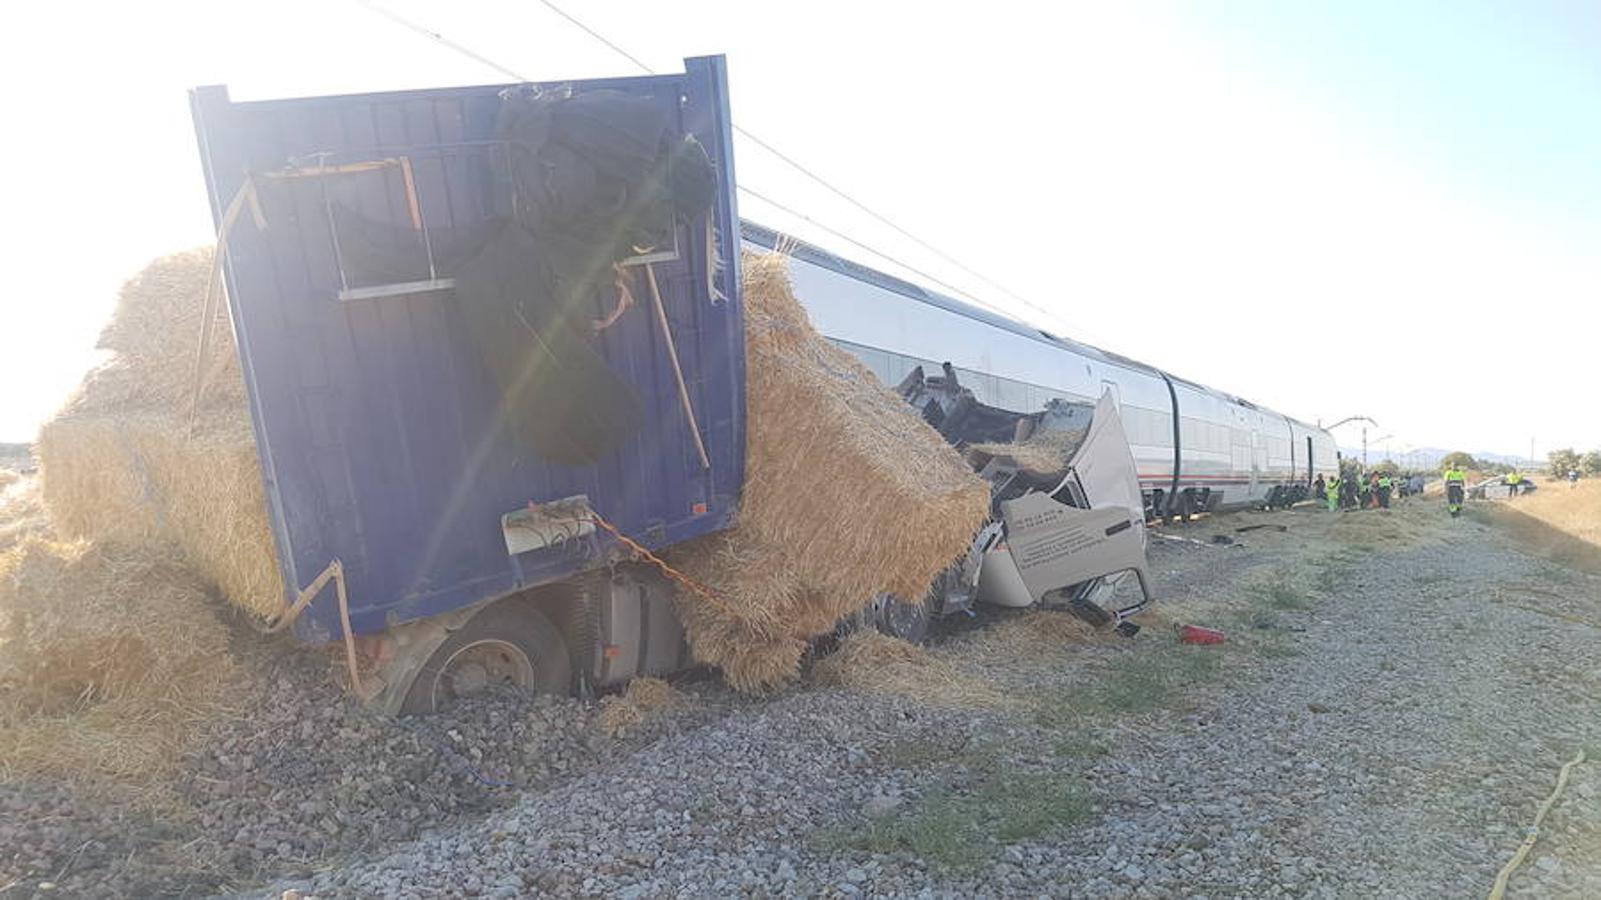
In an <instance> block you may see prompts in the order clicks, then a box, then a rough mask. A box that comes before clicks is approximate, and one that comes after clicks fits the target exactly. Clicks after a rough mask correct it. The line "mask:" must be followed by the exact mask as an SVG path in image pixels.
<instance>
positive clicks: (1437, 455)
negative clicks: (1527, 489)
mask: <svg viewBox="0 0 1601 900" xmlns="http://www.w3.org/2000/svg"><path fill="white" fill-rule="evenodd" d="M1340 452H1341V453H1342V454H1344V455H1345V457H1346V459H1361V458H1362V448H1361V447H1341V448H1340ZM1451 452H1453V451H1451V450H1444V449H1441V448H1439V447H1419V448H1418V449H1415V450H1412V451H1409V452H1407V453H1402V452H1400V451H1398V450H1394V448H1392V452H1391V454H1390V455H1391V456H1392V457H1393V458H1394V459H1395V461H1396V462H1398V463H1400V464H1401V465H1404V466H1408V467H1411V468H1419V469H1432V468H1435V467H1437V466H1439V465H1440V460H1442V459H1444V458H1445V455H1446V454H1447V453H1451ZM1468 452H1469V453H1472V454H1473V458H1474V459H1476V460H1479V461H1480V462H1493V463H1504V464H1506V465H1509V466H1527V465H1528V464H1529V458H1528V457H1527V456H1512V455H1510V454H1506V453H1491V452H1489V451H1486V450H1470V451H1468ZM1382 459H1384V451H1383V450H1381V449H1379V448H1376V447H1372V446H1370V447H1368V462H1370V463H1376V462H1378V461H1380V460H1382ZM1535 465H1536V466H1543V465H1545V457H1544V456H1541V457H1539V458H1537V459H1536V460H1535Z"/></svg>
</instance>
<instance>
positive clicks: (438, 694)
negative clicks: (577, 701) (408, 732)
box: [400, 600, 573, 715]
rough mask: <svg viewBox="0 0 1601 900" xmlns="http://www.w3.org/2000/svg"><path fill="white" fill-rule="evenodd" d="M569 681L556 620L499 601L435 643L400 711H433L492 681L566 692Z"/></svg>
mask: <svg viewBox="0 0 1601 900" xmlns="http://www.w3.org/2000/svg"><path fill="white" fill-rule="evenodd" d="M572 681H573V665H572V657H571V655H570V654H569V653H568V651H567V644H566V642H565V641H563V640H562V636H561V632H560V631H559V630H558V629H557V628H556V625H555V623H553V622H552V621H551V620H550V618H549V617H548V616H546V615H545V614H544V613H542V612H540V611H539V610H538V609H536V608H534V606H533V605H531V604H529V603H526V602H523V601H519V600H502V601H501V602H499V603H496V604H494V605H492V606H489V607H487V608H485V609H484V610H482V611H481V612H479V613H478V614H477V615H475V616H473V617H472V618H471V619H469V620H467V624H465V625H463V626H462V627H461V628H458V629H457V630H456V631H454V632H452V633H451V635H450V636H449V637H448V638H446V639H445V641H444V643H442V644H440V645H439V648H438V649H437V650H435V651H434V652H433V655H432V656H430V657H429V658H428V662H427V663H426V664H424V665H423V667H422V668H421V669H419V670H418V672H417V677H416V678H415V679H413V680H412V683H411V688H410V689H409V690H408V691H407V692H406V701H405V703H404V704H402V706H401V710H400V711H401V715H414V714H419V713H432V712H437V711H439V710H441V709H445V708H446V707H448V706H449V705H450V704H451V703H453V702H455V701H456V700H459V699H461V698H463V697H467V696H471V695H473V694H477V693H480V692H482V691H483V690H486V689H488V688H490V687H493V686H495V685H506V684H510V685H515V686H517V687H519V688H523V689H525V690H527V691H530V692H532V693H539V694H566V693H568V692H570V691H571V690H572Z"/></svg>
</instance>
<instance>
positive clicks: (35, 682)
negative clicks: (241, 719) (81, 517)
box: [0, 536, 235, 782]
mask: <svg viewBox="0 0 1601 900" xmlns="http://www.w3.org/2000/svg"><path fill="white" fill-rule="evenodd" d="M234 671H235V670H234V667H233V663H232V661H231V658H230V656H229V654H228V634H227V630H226V629H225V628H224V627H223V625H222V623H221V622H220V621H219V620H218V619H217V617H216V615H215V613H214V612H213V611H212V609H211V607H210V604H209V603H208V602H207V600H206V596H205V592H204V590H203V589H202V588H201V586H200V584H199V583H198V582H197V581H196V580H195V578H194V577H193V575H191V574H190V573H189V572H187V571H186V570H185V569H184V568H183V567H182V566H180V565H177V564H175V563H173V562H171V554H170V553H162V552H161V551H160V549H159V548H151V549H149V550H134V549H127V548H111V547H101V546H98V545H95V544H93V543H90V542H87V541H52V540H46V539H43V538H40V537H37V536H35V537H29V538H27V539H25V540H23V541H22V542H21V543H20V544H18V545H17V546H15V547H13V548H11V549H10V550H8V551H6V552H5V553H4V554H0V771H3V772H5V773H16V772H31V773H43V774H51V775H57V776H62V777H80V776H105V777H109V778H112V779H117V780H124V781H138V782H143V781H145V780H146V779H149V778H151V777H153V776H159V775H161V774H164V773H167V772H169V771H170V769H171V768H172V766H174V765H175V764H176V763H177V761H178V759H179V757H180V755H181V753H182V751H183V749H184V748H185V747H186V746H188V744H189V741H190V740H192V739H193V738H194V737H195V736H196V734H197V733H198V732H199V730H200V727H201V726H202V725H203V724H204V723H205V722H206V721H209V720H210V719H211V718H212V717H214V716H216V715H217V714H219V713H221V712H223V711H225V710H226V709H227V706H226V704H225V702H224V698H225V697H226V695H227V694H228V693H229V691H230V684H231V682H232V677H233V675H234Z"/></svg>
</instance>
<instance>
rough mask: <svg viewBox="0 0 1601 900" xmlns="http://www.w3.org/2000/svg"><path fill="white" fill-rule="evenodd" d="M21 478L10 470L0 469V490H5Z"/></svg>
mask: <svg viewBox="0 0 1601 900" xmlns="http://www.w3.org/2000/svg"><path fill="white" fill-rule="evenodd" d="M21 478H22V476H21V475H18V474H17V473H16V472H13V471H11V470H10V469H0V488H7V487H10V486H11V485H13V484H15V483H16V482H17V481H18V480H19V479H21Z"/></svg>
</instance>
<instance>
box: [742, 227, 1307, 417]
mask: <svg viewBox="0 0 1601 900" xmlns="http://www.w3.org/2000/svg"><path fill="white" fill-rule="evenodd" d="M740 235H741V236H742V237H743V238H744V239H745V240H747V241H750V242H751V243H753V244H757V245H759V246H762V247H766V248H767V249H769V250H776V249H778V245H779V242H780V240H782V241H783V244H784V247H785V250H786V252H787V253H789V255H791V256H794V257H796V258H797V259H803V260H805V261H807V262H809V263H811V264H813V265H817V266H822V267H823V268H825V269H831V270H833V271H835V272H838V273H840V274H841V275H846V276H849V277H851V278H855V279H857V280H858V281H865V282H867V283H868V284H872V285H876V286H878V287H881V288H883V289H885V290H887V291H894V292H895V293H897V294H900V295H901V296H903V297H907V298H910V299H912V300H917V301H920V302H922V303H927V304H928V305H930V306H937V307H939V308H940V309H943V310H945V311H947V312H952V313H955V314H957V315H959V316H966V317H967V318H969V319H973V320H974V321H977V322H983V323H984V324H986V325H989V326H991V327H993V328H999V329H1001V330H1002V331H1009V332H1011V333H1013V334H1016V335H1018V336H1020V337H1025V338H1028V339H1029V340H1033V341H1039V342H1040V343H1043V344H1050V345H1051V346H1053V347H1059V348H1061V349H1063V350H1068V351H1071V352H1073V353H1077V354H1079V355H1081V356H1087V357H1089V358H1091V359H1097V360H1100V361H1102V362H1106V363H1111V364H1113V365H1117V366H1122V367H1124V368H1127V369H1134V370H1136V371H1140V372H1145V373H1147V374H1149V375H1152V376H1154V377H1156V378H1161V377H1163V376H1164V375H1165V376H1166V377H1168V378H1171V379H1173V380H1174V381H1176V382H1179V383H1181V384H1184V385H1187V386H1189V387H1191V388H1193V389H1195V390H1198V391H1201V392H1203V393H1206V394H1211V395H1212V396H1214V397H1218V398H1219V399H1222V400H1226V401H1228V402H1230V403H1237V404H1239V405H1240V406H1244V407H1246V408H1248V409H1259V410H1262V411H1264V412H1271V413H1273V414H1274V415H1279V416H1284V414H1283V413H1280V412H1277V411H1275V410H1271V409H1268V408H1267V407H1265V406H1258V405H1257V404H1255V403H1252V402H1251V401H1249V400H1246V399H1244V398H1242V397H1237V396H1235V395H1233V394H1230V393H1228V392H1227V391H1220V390H1218V389H1217V388H1213V387H1207V386H1206V385H1204V384H1201V383H1200V382H1198V381H1191V380H1190V379H1188V378H1182V377H1180V376H1178V375H1174V374H1173V373H1172V372H1167V371H1165V370H1163V369H1158V368H1157V367H1156V366H1153V365H1150V364H1149V363H1143V362H1140V361H1139V360H1137V359H1132V358H1130V357H1127V356H1124V355H1122V354H1121V353H1113V352H1112V351H1110V350H1102V349H1101V348H1099V347H1094V346H1091V345H1089V344H1085V343H1081V342H1079V341H1075V340H1072V339H1071V338H1064V337H1061V336H1059V335H1055V334H1052V333H1050V332H1049V331H1045V330H1044V329H1040V328H1035V327H1033V326H1031V325H1029V324H1027V323H1025V322H1020V321H1018V320H1016V319H1013V318H1010V317H1007V316H1003V315H1001V314H999V313H996V312H991V311H990V310H987V309H983V308H980V307H977V306H974V305H972V304H971V303H964V302H963V301H961V300H957V299H955V298H954V297H949V296H946V295H945V294H940V293H936V292H934V291H931V290H928V289H927V288H924V287H921V286H919V285H916V284H913V283H912V282H910V281H907V280H905V279H904V278H896V277H895V276H894V275H890V274H888V273H885V272H880V271H879V270H877V269H873V268H869V267H867V266H864V265H862V264H861V263H859V262H856V261H854V260H850V259H846V258H845V257H843V256H840V255H838V254H835V253H831V252H829V251H827V250H824V249H823V248H821V247H819V246H817V245H816V244H809V243H807V242H805V241H803V240H800V239H799V238H796V237H794V236H792V235H789V234H786V233H783V232H780V231H778V230H776V229H773V228H768V227H767V226H765V225H761V224H759V223H756V222H752V221H751V220H749V219H741V220H740ZM1284 418H1286V419H1288V420H1290V421H1292V422H1294V423H1295V424H1297V425H1300V426H1302V427H1303V428H1307V429H1311V430H1314V431H1321V430H1322V429H1320V428H1318V427H1317V426H1316V425H1308V424H1307V423H1305V422H1302V421H1300V420H1299V419H1295V418H1293V417H1291V416H1284Z"/></svg>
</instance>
